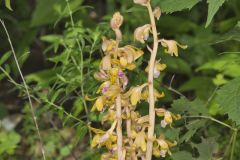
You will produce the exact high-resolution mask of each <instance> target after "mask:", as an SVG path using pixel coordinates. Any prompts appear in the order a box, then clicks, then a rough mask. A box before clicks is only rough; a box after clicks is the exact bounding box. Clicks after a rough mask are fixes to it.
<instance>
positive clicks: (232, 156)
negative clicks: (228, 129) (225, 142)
mask: <svg viewBox="0 0 240 160" xmlns="http://www.w3.org/2000/svg"><path fill="white" fill-rule="evenodd" d="M236 140H237V130H236V131H233V142H232V147H231V155H230V160H233V158H234V152H235V146H236Z"/></svg>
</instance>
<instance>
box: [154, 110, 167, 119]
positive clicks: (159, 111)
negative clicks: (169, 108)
mask: <svg viewBox="0 0 240 160" xmlns="http://www.w3.org/2000/svg"><path fill="white" fill-rule="evenodd" d="M155 112H156V114H157V116H159V117H163V116H164V114H165V112H166V109H164V108H156V109H155Z"/></svg>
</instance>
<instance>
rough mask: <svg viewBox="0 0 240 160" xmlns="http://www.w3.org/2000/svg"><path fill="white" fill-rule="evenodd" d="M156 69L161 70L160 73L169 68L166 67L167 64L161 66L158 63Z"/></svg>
mask: <svg viewBox="0 0 240 160" xmlns="http://www.w3.org/2000/svg"><path fill="white" fill-rule="evenodd" d="M156 68H157V70H159V71H163V70H164V69H166V68H167V65H166V64H160V63H158V64H156Z"/></svg>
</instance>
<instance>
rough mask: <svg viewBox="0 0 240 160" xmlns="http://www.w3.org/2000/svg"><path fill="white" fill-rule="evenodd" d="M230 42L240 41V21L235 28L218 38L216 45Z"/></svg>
mask: <svg viewBox="0 0 240 160" xmlns="http://www.w3.org/2000/svg"><path fill="white" fill-rule="evenodd" d="M230 40H234V41H238V42H239V41H240V21H238V23H237V24H236V25H235V27H234V28H232V29H231V30H229V31H228V32H227V33H225V34H223V35H222V36H220V37H217V39H216V40H215V43H221V42H225V41H230Z"/></svg>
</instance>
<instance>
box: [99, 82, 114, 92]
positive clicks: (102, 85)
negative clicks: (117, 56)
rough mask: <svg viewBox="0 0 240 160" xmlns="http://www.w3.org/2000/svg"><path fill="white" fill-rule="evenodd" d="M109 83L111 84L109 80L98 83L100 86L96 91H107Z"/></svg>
mask: <svg viewBox="0 0 240 160" xmlns="http://www.w3.org/2000/svg"><path fill="white" fill-rule="evenodd" d="M110 85H111V82H110V81H105V82H103V83H102V84H101V85H100V87H99V88H98V90H97V93H98V94H99V93H100V92H101V93H105V92H107V91H108V89H109V87H110Z"/></svg>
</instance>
